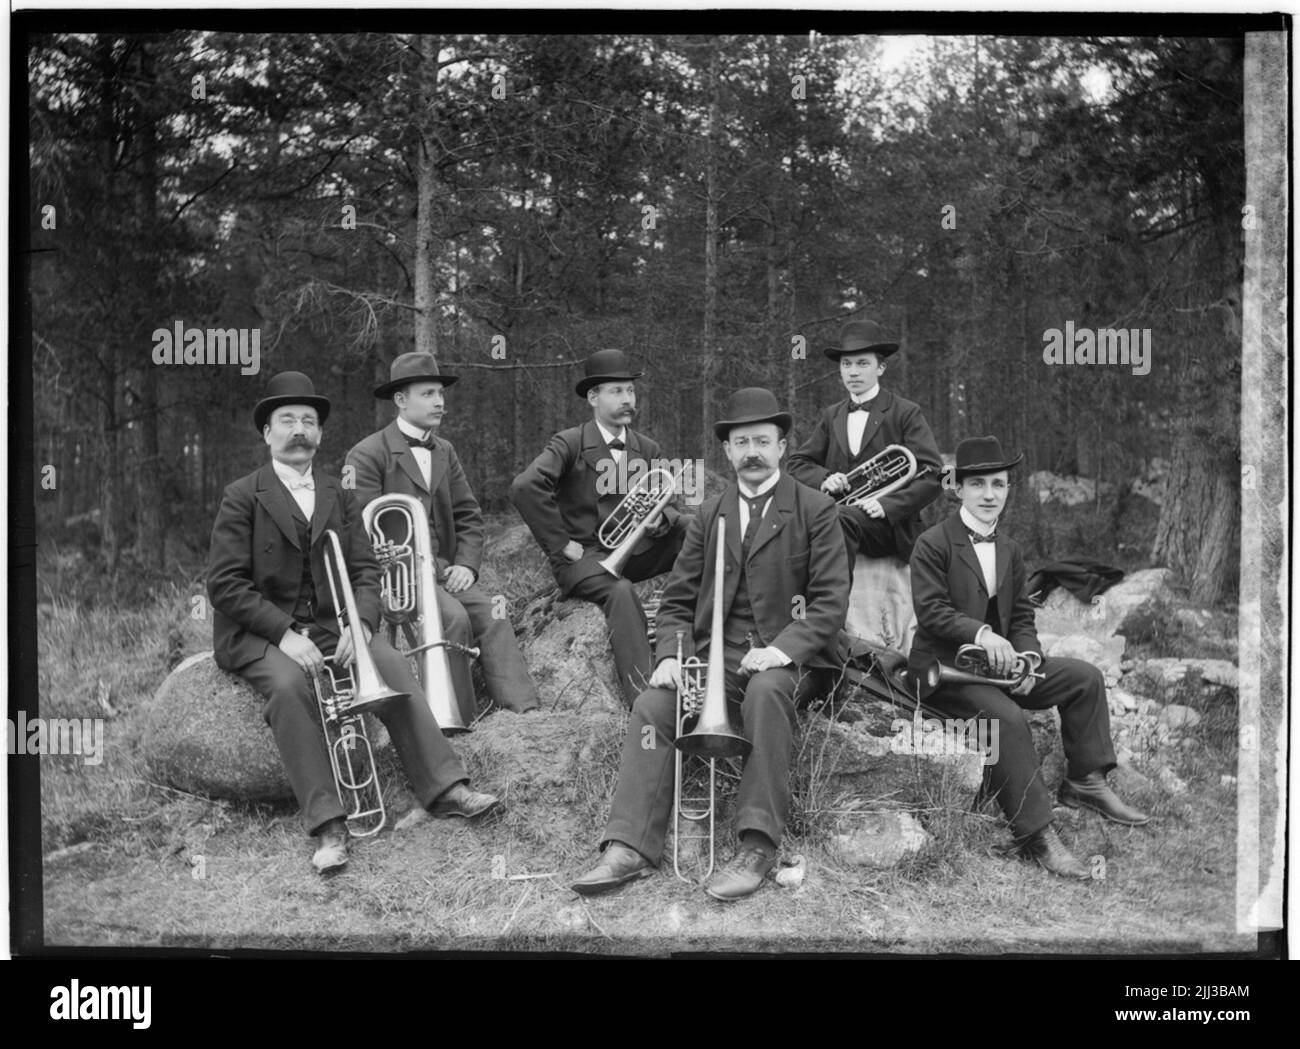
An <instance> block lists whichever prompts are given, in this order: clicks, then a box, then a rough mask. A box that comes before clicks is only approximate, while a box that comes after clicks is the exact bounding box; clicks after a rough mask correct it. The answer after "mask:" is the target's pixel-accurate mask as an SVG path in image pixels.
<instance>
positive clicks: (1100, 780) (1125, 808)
mask: <svg viewBox="0 0 1300 1049" xmlns="http://www.w3.org/2000/svg"><path fill="white" fill-rule="evenodd" d="M1056 799H1057V800H1058V801H1059V802H1060V803H1061V804H1062V805H1068V806H1069V807H1070V808H1079V807H1080V806H1082V807H1084V808H1089V809H1093V810H1095V811H1097V812H1100V813H1101V814H1102V815H1103V816H1105V817H1106V819H1108V820H1112V821H1113V822H1115V823H1123V824H1124V825H1125V826H1128V827H1140V826H1142V824H1144V823H1147V822H1149V821H1150V820H1151V817H1150V816H1148V815H1147V814H1146V813H1145V812H1139V811H1138V810H1137V809H1135V808H1133V807H1132V806H1131V805H1126V804H1125V803H1124V802H1123V801H1121V800H1120V797H1119V795H1118V794H1116V793H1115V792H1114V791H1113V790H1111V789H1110V785H1109V784H1108V783H1107V782H1106V776H1105V774H1104V773H1102V772H1089V773H1088V774H1087V775H1086V776H1084V777H1083V779H1081V780H1076V779H1066V780H1062V781H1061V786H1060V788H1059V789H1058V790H1057V792H1056Z"/></svg>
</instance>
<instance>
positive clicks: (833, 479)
mask: <svg viewBox="0 0 1300 1049" xmlns="http://www.w3.org/2000/svg"><path fill="white" fill-rule="evenodd" d="M848 490H849V479H848V478H847V477H845V476H844V474H831V475H830V476H829V477H828V478H826V480H824V481H823V482H822V491H823V492H826V493H827V494H828V495H839V494H840V493H841V492H847V491H848Z"/></svg>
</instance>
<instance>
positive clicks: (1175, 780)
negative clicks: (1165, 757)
mask: <svg viewBox="0 0 1300 1049" xmlns="http://www.w3.org/2000/svg"><path fill="white" fill-rule="evenodd" d="M1156 782H1157V783H1159V784H1160V786H1161V788H1163V789H1164V790H1165V791H1167V792H1168V793H1170V794H1185V793H1186V792H1187V784H1186V783H1184V782H1183V781H1182V779H1180V778H1179V776H1178V774H1177V773H1176V772H1174V770H1173V769H1171V768H1169V767H1168V766H1166V765H1161V766H1160V768H1159V769H1157V770H1156Z"/></svg>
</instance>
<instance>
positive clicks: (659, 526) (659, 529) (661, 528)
mask: <svg viewBox="0 0 1300 1049" xmlns="http://www.w3.org/2000/svg"><path fill="white" fill-rule="evenodd" d="M645 530H646V535H648V536H651V537H653V538H655V539H658V538H659V537H660V536H661V535H663V534H664V533H665V532H666V531H668V522H667V521H666V520H664V515H663V512H662V511H661V512H659V513H657V514H655V515H654V517H651V518H650V519H649V520H647V521H646V523H645Z"/></svg>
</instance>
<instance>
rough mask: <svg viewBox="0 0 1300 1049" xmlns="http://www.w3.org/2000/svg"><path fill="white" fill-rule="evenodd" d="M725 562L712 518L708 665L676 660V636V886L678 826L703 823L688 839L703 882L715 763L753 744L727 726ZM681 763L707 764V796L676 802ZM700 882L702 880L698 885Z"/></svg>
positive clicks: (723, 531)
mask: <svg viewBox="0 0 1300 1049" xmlns="http://www.w3.org/2000/svg"><path fill="white" fill-rule="evenodd" d="M726 557H727V519H726V517H723V516H720V517H719V518H718V549H717V555H716V560H715V569H714V575H713V609H712V621H711V623H710V629H709V661H708V663H704V662H703V661H701V660H700V659H697V658H695V657H692V658H690V659H686V660H684V659H682V632H681V631H680V630H679V631H678V632H677V662H678V665H679V666H680V667H681V677H682V687H681V689H680V690H678V693H677V739H676V741H675V746H676V749H677V754H676V755H675V760H676V765H675V768H674V779H673V812H674V815H673V871H674V872H675V873H676V875H677V877H679V878H681V879H682V881H691V880H692V879H691V878H689V877H687V876H686V875H685V874H683V873H682V869H681V848H680V843H681V841H682V828H683V824H684V823H687V822H689V823H703V822H704V821H705V820H707V821H708V824H709V829H708V833H707V835H705V834H704V833H700V834H696V835H691V836H692V837H698V838H699V839H700V840H701V841H702V840H704V838H705V837H706V836H707V838H708V842H709V859H708V869H707V870H706V871H705V872H704V875H703V878H707V877H708V876H709V875H710V874H712V873H713V865H714V850H715V834H714V826H715V814H716V811H717V805H716V796H715V783H716V778H717V763H718V762H717V759H718V758H741V757H744V756H745V755H747V754H748V753H749V752H750V750H751V749H753V744H752V743H750V741H749V740H747V739H746V738H745V737H744V736H743V735H741V734H740V733H738V732H737V731H736V730H735V728H733V726H732V725H731V721H730V718H729V717H728V707H727V683H726V650H725V645H726V641H725V640H724V638H723V632H722V577H723V571H724V569H725V567H726ZM692 717H693V718H695V719H696V722H695V728H694V729H692V730H691V731H690V732H685V728H686V720H687V719H688V718H692ZM687 757H694V758H701V759H704V760H707V761H708V763H709V792H708V794H707V795H704V796H701V797H696V798H687V797H683V796H682V784H683V782H684V778H685V777H684V769H685V762H686V758H687ZM701 880H703V879H701Z"/></svg>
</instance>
